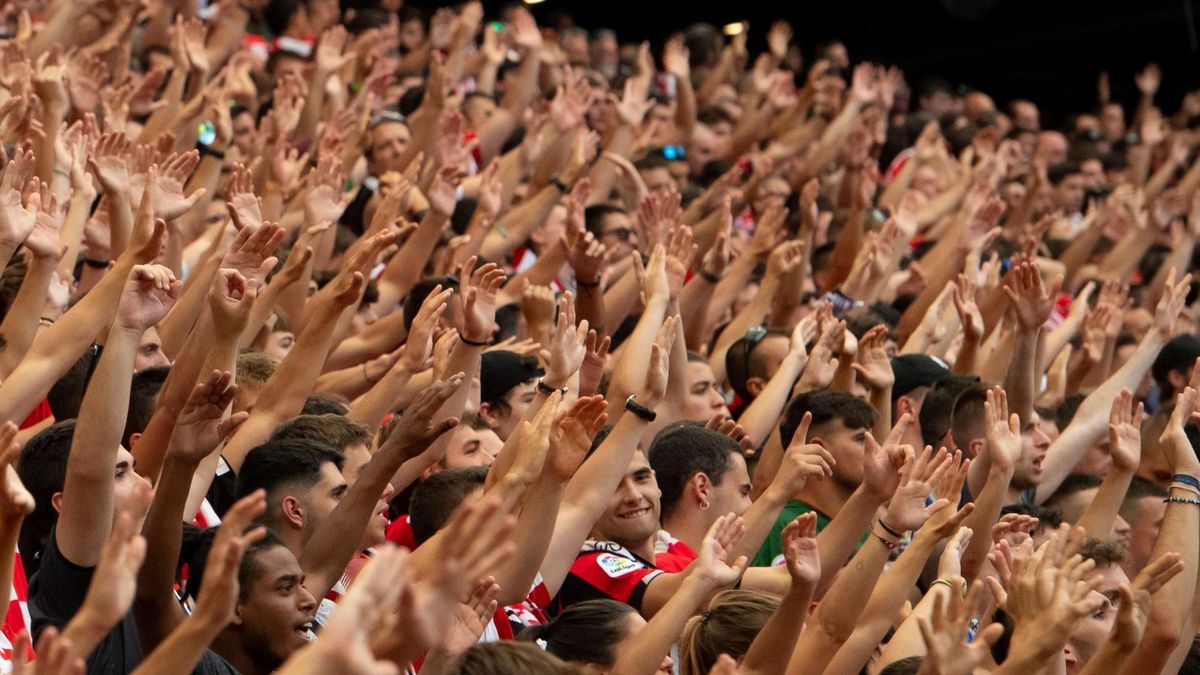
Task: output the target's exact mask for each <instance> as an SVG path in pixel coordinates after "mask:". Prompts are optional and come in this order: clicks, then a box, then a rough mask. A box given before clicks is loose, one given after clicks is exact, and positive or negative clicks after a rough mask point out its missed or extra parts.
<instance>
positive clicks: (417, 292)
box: [404, 276, 458, 328]
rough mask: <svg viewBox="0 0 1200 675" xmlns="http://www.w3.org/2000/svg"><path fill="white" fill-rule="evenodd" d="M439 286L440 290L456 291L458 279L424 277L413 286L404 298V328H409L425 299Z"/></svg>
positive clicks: (450, 277)
mask: <svg viewBox="0 0 1200 675" xmlns="http://www.w3.org/2000/svg"><path fill="white" fill-rule="evenodd" d="M438 284H441V286H442V290H443V291H444V290H446V289H447V288H452V289H454V290H455V291H457V290H458V277H452V276H444V277H426V278H425V279H422V280H420V281H418V282H417V283H416V284H414V285H413V287H412V290H410V291H409V292H408V296H406V297H405V298H404V327H405V328H411V327H412V322H413V319H415V318H417V312H419V311H421V303H423V302H425V298H428V297H429V294H430V293H433V289H434V288H435V287H437V286H438Z"/></svg>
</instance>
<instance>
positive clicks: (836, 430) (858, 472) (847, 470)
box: [810, 419, 867, 490]
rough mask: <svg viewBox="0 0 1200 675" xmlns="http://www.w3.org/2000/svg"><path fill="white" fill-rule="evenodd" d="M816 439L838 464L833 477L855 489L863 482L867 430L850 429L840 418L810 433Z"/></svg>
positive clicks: (843, 485) (844, 485)
mask: <svg viewBox="0 0 1200 675" xmlns="http://www.w3.org/2000/svg"><path fill="white" fill-rule="evenodd" d="M810 436H811V437H812V439H813V440H814V441H817V442H819V444H820V445H821V446H822V447H824V448H825V449H826V450H828V451H829V454H831V455H833V459H834V461H835V462H837V464H835V465H834V467H833V479H834V480H836V481H837V482H838V484H839V485H841V486H842V487H844V488H846V489H849V490H853V489H855V488H857V487H858V486H859V485H860V484H861V483H862V478H863V452H864V450H865V447H866V439H867V430H866V429H850V428H847V427H846V423H845V422H843V421H842V420H840V419H834V420H830V421H828V422H826V423H825V424H822V425H821V428H820V429H818V430H816V431H813V432H811V433H810Z"/></svg>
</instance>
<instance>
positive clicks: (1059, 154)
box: [1037, 131, 1067, 165]
mask: <svg viewBox="0 0 1200 675" xmlns="http://www.w3.org/2000/svg"><path fill="white" fill-rule="evenodd" d="M1037 157H1038V159H1041V160H1042V161H1044V162H1046V164H1048V165H1054V164H1062V163H1063V162H1065V161H1067V137H1066V136H1063V135H1062V134H1060V133H1058V132H1057V131H1043V132H1042V133H1041V134H1039V135H1038V141H1037Z"/></svg>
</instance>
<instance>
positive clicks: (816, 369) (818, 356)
mask: <svg viewBox="0 0 1200 675" xmlns="http://www.w3.org/2000/svg"><path fill="white" fill-rule="evenodd" d="M845 333H846V322H845V321H841V320H838V321H829V322H827V323H826V324H825V326H824V327H823V328H822V329H821V336H820V337H819V338H817V343H816V344H815V345H813V348H812V353H811V354H809V358H808V363H807V364H806V365H805V366H804V374H803V375H801V376H800V379H801V381H802V382H803V385H804V387H805V388H806V390H813V389H822V388H824V387H828V386H829V383H830V382H833V376H834V374H835V373H836V372H837V369H838V366H839V365H840V364H841V359H839V358H838V356H837V355H838V353H839V352H841V350H842V341H843V339H844V336H845Z"/></svg>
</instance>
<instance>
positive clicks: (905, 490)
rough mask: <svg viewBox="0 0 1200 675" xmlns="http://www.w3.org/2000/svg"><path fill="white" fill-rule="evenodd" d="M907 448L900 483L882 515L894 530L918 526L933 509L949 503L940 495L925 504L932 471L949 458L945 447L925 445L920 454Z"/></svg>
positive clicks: (906, 529) (935, 509)
mask: <svg viewBox="0 0 1200 675" xmlns="http://www.w3.org/2000/svg"><path fill="white" fill-rule="evenodd" d="M908 452H909V454H908V458H907V459H906V460H905V462H904V466H902V467H900V485H899V487H897V488H896V492H895V494H893V495H892V501H891V503H889V504H888V508H887V512H886V513H885V514H884V516H883V520H884V522H886V524H887V526H888V528H890V529H891V530H893V531H895V532H906V531H908V530H915V529H917V528H919V527H921V526H922V525H924V524H925V521H926V520H929V518H930V516H932V515H933V514H934V513H935V512H937V511H939V510H941V509H942V508H943V507H946V506H948V505H949V504H950V501H949V500H948V499H946V498H945V497H940V498H939V499H938V500H937V501H935V502H933V503H932V504H930V505H929V506H926V505H925V501H926V500H927V499H928V498H929V495H930V493H932V492H933V485H934V480H933V479H934V473H935V472H936V471H937V470H938V469H939V468H940V467H941V466H942V465H943V464H944V463H945V462H946V460H947V459H949V455H948V454H947V453H946V449H945V448H942V449H941V450H939V451H938V452H937V453H934V452H933V448H931V447H929V446H925V450H924V451H923V452H921V454H919V455H917V454H915V453H912V451H911V450H909V451H908ZM955 497H957V495H955Z"/></svg>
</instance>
